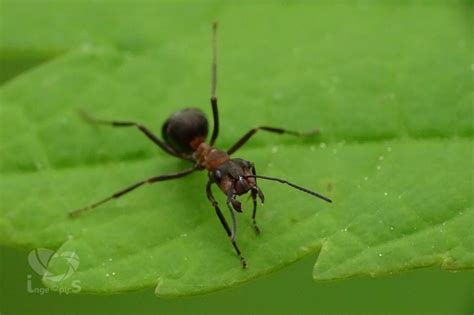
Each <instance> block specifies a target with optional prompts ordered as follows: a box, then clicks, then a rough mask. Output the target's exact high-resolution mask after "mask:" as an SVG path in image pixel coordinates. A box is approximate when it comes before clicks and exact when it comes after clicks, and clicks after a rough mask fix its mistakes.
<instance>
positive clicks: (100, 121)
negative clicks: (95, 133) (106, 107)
mask: <svg viewBox="0 0 474 315" xmlns="http://www.w3.org/2000/svg"><path fill="white" fill-rule="evenodd" d="M80 113H81V115H82V117H84V119H85V120H87V121H88V122H91V123H94V124H101V125H109V126H113V127H136V128H137V129H138V130H140V131H141V132H142V133H144V134H145V136H147V137H148V139H150V140H151V141H153V142H154V143H155V144H156V145H158V146H159V147H160V148H161V149H163V150H164V151H165V152H166V153H168V154H171V155H172V156H175V157H177V158H180V159H183V160H188V159H187V158H185V157H183V156H181V155H179V154H178V153H177V152H176V151H175V150H173V148H171V147H170V146H169V145H167V144H166V143H165V142H163V141H161V140H160V139H158V137H157V136H155V135H154V134H153V133H152V132H151V131H150V130H148V128H146V127H145V126H143V125H142V124H139V123H135V122H131V121H114V120H103V119H97V118H94V117H92V116H90V115H89V114H88V113H86V112H84V111H82V110H81V111H80Z"/></svg>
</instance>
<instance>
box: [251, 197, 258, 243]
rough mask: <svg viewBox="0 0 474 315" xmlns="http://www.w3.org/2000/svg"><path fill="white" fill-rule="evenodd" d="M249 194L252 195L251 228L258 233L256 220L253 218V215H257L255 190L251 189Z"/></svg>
mask: <svg viewBox="0 0 474 315" xmlns="http://www.w3.org/2000/svg"><path fill="white" fill-rule="evenodd" d="M251 196H252V202H253V211H252V223H253V228H254V230H255V233H257V234H260V229H259V228H258V225H257V220H256V219H255V217H256V216H257V192H256V191H255V190H253V189H252V192H251Z"/></svg>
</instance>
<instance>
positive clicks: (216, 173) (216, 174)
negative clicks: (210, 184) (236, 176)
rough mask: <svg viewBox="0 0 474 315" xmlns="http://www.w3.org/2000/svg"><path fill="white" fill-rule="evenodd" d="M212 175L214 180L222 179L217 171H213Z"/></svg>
mask: <svg viewBox="0 0 474 315" xmlns="http://www.w3.org/2000/svg"><path fill="white" fill-rule="evenodd" d="M213 175H214V178H215V179H216V180H220V179H221V178H222V173H221V171H219V170H215V171H214V174H213Z"/></svg>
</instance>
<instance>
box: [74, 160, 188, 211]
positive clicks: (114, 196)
mask: <svg viewBox="0 0 474 315" xmlns="http://www.w3.org/2000/svg"><path fill="white" fill-rule="evenodd" d="M196 169H197V168H196V167H195V166H193V167H192V168H189V169H187V170H184V171H181V172H178V173H172V174H167V175H161V176H154V177H150V178H148V179H145V180H142V181H139V182H138V183H135V184H133V185H131V186H128V187H126V188H124V189H122V190H120V191H118V192H116V193H114V194H112V195H110V196H109V197H107V198H104V199H102V200H100V201H98V202H95V203H93V204H91V205H89V206H87V207H84V208H80V209H77V210H74V211H71V212H69V216H70V217H77V216H78V215H80V214H82V213H84V212H86V211H90V210H92V209H94V208H96V207H98V206H100V205H101V204H104V203H106V202H107V201H110V200H112V199H117V198H120V197H122V196H123V195H125V194H128V193H129V192H131V191H132V190H135V189H137V188H138V187H140V186H142V185H145V184H153V183H156V182H161V181H164V180H170V179H175V178H180V177H184V176H186V175H189V174H191V173H192V172H194V171H195V170H196Z"/></svg>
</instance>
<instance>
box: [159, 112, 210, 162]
mask: <svg viewBox="0 0 474 315" xmlns="http://www.w3.org/2000/svg"><path fill="white" fill-rule="evenodd" d="M207 132H208V123H207V118H206V116H205V115H204V113H203V112H202V111H200V110H199V109H197V108H185V109H183V110H180V111H179V112H176V113H174V114H173V115H171V117H170V118H168V119H167V120H166V121H165V123H164V124H163V127H162V129H161V133H162V136H163V139H164V140H165V141H166V143H167V144H169V145H170V146H171V147H172V148H173V149H174V150H175V151H176V152H178V153H184V154H190V153H192V152H194V151H195V150H196V148H197V147H198V146H199V144H201V143H202V142H204V140H206V137H207Z"/></svg>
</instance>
